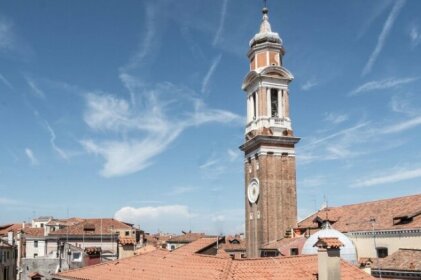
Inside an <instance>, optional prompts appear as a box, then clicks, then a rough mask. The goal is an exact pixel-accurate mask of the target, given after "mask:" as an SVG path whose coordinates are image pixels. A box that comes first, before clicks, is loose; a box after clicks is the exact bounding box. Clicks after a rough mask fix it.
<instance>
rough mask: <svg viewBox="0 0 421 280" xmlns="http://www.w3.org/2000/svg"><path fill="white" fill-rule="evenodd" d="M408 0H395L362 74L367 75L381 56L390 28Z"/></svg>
mask: <svg viewBox="0 0 421 280" xmlns="http://www.w3.org/2000/svg"><path fill="white" fill-rule="evenodd" d="M405 2H406V0H397V1H395V4H394V5H393V8H392V11H391V12H390V14H389V16H388V17H387V19H386V22H385V23H384V25H383V29H382V32H381V33H380V35H379V38H378V39H377V45H376V47H375V48H374V50H373V52H372V53H371V55H370V57H369V59H368V61H367V64H366V65H365V67H364V69H363V71H362V75H363V76H365V75H367V74H368V73H370V72H371V69H372V68H373V65H374V63H375V62H376V60H377V58H378V57H379V55H380V53H381V51H382V50H383V47H384V44H385V43H386V39H387V37H388V35H389V33H390V30H391V29H392V27H393V25H394V23H395V20H396V18H397V17H398V15H399V13H400V11H401V9H402V8H403V6H404V5H405Z"/></svg>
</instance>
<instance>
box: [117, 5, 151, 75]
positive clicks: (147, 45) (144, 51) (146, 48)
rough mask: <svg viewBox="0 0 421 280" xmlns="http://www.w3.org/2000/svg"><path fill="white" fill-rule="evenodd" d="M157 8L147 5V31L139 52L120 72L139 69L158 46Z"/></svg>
mask: <svg viewBox="0 0 421 280" xmlns="http://www.w3.org/2000/svg"><path fill="white" fill-rule="evenodd" d="M156 18H157V17H156V7H155V6H154V5H152V4H147V5H146V23H145V31H144V34H143V36H142V40H141V43H140V46H139V48H138V50H137V52H136V53H135V54H134V55H133V56H132V57H131V59H130V60H129V62H128V63H127V64H126V65H125V66H123V67H121V69H120V72H122V73H124V72H128V71H131V70H134V69H135V68H137V67H139V66H140V65H141V64H142V63H143V62H144V60H145V59H146V57H147V56H148V55H149V54H150V51H151V50H152V48H153V47H154V46H155V45H156V43H157V42H156V38H157V37H156V33H157V30H156V27H157V22H156Z"/></svg>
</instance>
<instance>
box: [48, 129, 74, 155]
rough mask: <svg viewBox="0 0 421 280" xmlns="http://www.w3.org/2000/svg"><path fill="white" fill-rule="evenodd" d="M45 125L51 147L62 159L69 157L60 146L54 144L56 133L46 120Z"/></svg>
mask: <svg viewBox="0 0 421 280" xmlns="http://www.w3.org/2000/svg"><path fill="white" fill-rule="evenodd" d="M46 127H47V129H48V132H50V143H51V146H52V147H53V150H54V151H55V152H56V153H57V154H58V155H59V156H60V157H61V158H62V159H66V160H67V159H69V156H68V155H67V153H65V152H64V151H63V150H62V149H61V148H59V147H58V146H57V145H56V133H55V131H54V130H53V128H52V127H51V126H50V124H49V123H48V122H46Z"/></svg>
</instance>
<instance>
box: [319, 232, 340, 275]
mask: <svg viewBox="0 0 421 280" xmlns="http://www.w3.org/2000/svg"><path fill="white" fill-rule="evenodd" d="M342 246H343V244H342V242H341V241H339V239H338V238H337V237H322V238H320V237H319V240H317V242H316V244H314V247H318V248H319V250H318V252H317V259H318V264H319V265H318V269H319V273H318V279H319V280H340V279H341V254H340V247H342Z"/></svg>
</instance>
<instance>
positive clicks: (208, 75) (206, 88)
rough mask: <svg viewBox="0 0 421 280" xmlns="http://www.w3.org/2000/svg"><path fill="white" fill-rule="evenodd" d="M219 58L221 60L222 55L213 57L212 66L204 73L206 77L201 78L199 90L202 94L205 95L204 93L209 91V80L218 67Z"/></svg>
mask: <svg viewBox="0 0 421 280" xmlns="http://www.w3.org/2000/svg"><path fill="white" fill-rule="evenodd" d="M221 58H222V54H220V55H218V56H217V57H215V58H214V59H213V60H212V64H211V66H210V67H209V70H208V72H207V73H206V75H205V77H204V78H203V81H202V89H201V92H202V93H206V92H208V91H209V82H210V79H211V78H212V75H213V73H214V72H215V70H216V68H217V67H218V65H219V63H220V62H221Z"/></svg>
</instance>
